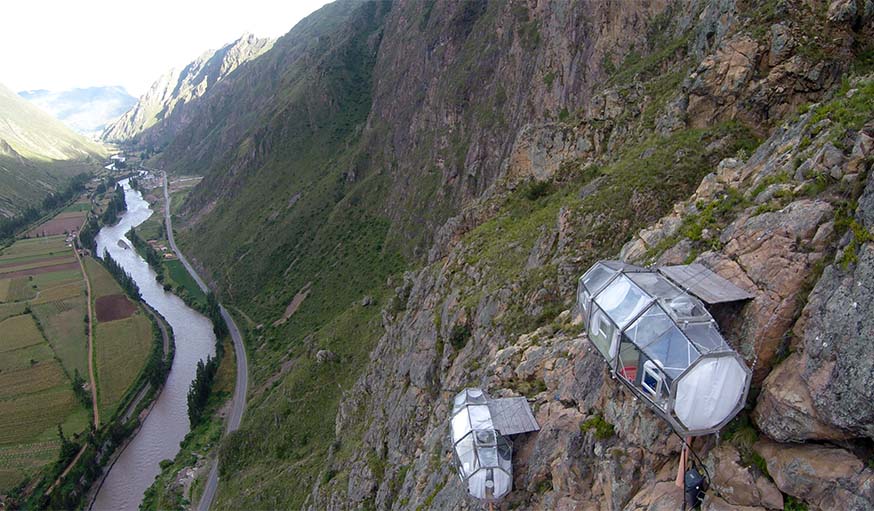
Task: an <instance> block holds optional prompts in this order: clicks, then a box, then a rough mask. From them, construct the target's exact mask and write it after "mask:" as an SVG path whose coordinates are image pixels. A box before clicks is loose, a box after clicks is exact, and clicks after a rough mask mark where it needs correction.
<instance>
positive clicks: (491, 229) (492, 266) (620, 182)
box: [456, 123, 758, 333]
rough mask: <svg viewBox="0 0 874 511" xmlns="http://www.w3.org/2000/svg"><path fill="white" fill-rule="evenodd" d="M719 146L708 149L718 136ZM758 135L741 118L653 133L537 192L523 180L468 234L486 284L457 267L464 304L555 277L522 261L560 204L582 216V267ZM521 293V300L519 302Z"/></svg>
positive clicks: (525, 323) (516, 323)
mask: <svg viewBox="0 0 874 511" xmlns="http://www.w3.org/2000/svg"><path fill="white" fill-rule="evenodd" d="M717 140H719V141H722V143H720V144H714V147H716V148H717V149H714V150H708V149H707V147H708V145H709V144H711V143H712V142H715V141H717ZM757 145H758V140H757V139H756V138H755V137H754V136H753V135H752V134H751V133H750V132H749V130H747V129H745V128H743V127H742V126H740V125H737V124H734V123H726V124H723V125H719V126H716V127H714V128H711V129H708V130H696V129H688V130H684V131H680V132H677V133H674V134H672V135H671V136H669V137H666V138H662V137H658V136H653V137H650V138H648V139H646V140H644V141H643V142H640V143H638V144H635V145H631V146H629V147H627V148H626V149H624V150H623V151H622V153H620V155H619V157H618V158H617V159H616V160H615V161H614V162H612V163H610V164H608V165H605V166H603V167H597V166H589V167H585V168H574V167H573V166H570V167H568V168H566V169H565V172H566V173H567V175H566V176H563V177H562V178H561V179H563V180H564V181H562V183H561V184H560V185H556V186H551V187H548V188H546V189H545V190H544V192H543V193H539V194H536V195H534V196H532V195H531V194H526V190H527V189H526V188H525V187H521V188H519V189H518V190H517V191H516V192H515V193H513V194H511V195H510V196H509V198H508V199H507V200H506V201H505V202H504V203H503V204H502V206H501V208H500V210H499V213H498V214H497V215H496V216H495V217H494V218H492V219H491V220H489V221H487V222H485V223H483V224H482V225H479V226H478V227H476V228H475V229H474V230H473V231H471V232H470V233H469V234H468V235H467V236H466V237H465V241H466V248H465V251H466V253H467V263H468V264H471V265H475V266H477V267H479V268H482V269H484V270H485V272H484V273H485V275H486V280H487V283H486V286H485V287H484V288H481V287H472V282H465V281H466V276H465V275H463V274H461V273H459V274H457V275H456V278H457V279H458V280H457V283H458V284H459V285H460V286H461V287H462V288H468V289H466V291H465V292H464V293H462V294H463V295H464V296H467V298H466V300H465V303H464V305H465V306H467V307H474V306H476V304H477V303H478V302H479V299H480V297H481V296H482V295H483V293H489V292H494V291H496V290H497V289H498V288H500V287H502V286H506V285H508V283H510V282H519V283H520V284H521V296H523V297H524V296H527V295H528V293H531V292H533V291H537V290H538V289H539V288H540V287H541V286H542V285H543V283H544V282H545V281H547V280H549V279H550V278H552V279H555V278H557V277H558V275H557V272H558V270H557V268H555V267H550V266H546V267H540V268H535V269H532V270H529V271H526V270H525V269H524V268H525V263H526V261H527V259H528V256H529V254H530V253H531V250H532V248H533V246H534V243H535V242H536V241H537V239H538V238H539V237H540V236H541V234H542V232H543V230H544V229H553V228H554V226H555V224H556V221H557V217H558V212H559V210H561V209H563V208H564V209H566V210H568V211H569V212H570V213H571V214H573V215H574V216H575V217H577V218H590V219H591V220H590V221H588V222H581V223H577V224H575V225H578V226H579V228H578V229H577V232H574V233H573V237H574V239H576V240H585V241H586V243H585V244H584V245H583V246H582V247H581V248H580V250H579V251H578V256H579V257H581V258H582V259H583V261H582V262H581V267H583V268H584V267H586V266H587V265H590V264H591V263H592V262H594V261H595V260H597V259H599V258H602V257H606V256H609V255H612V254H616V253H618V252H619V249H620V248H621V247H622V245H623V244H624V243H625V242H626V241H628V239H629V238H630V236H631V235H632V234H634V233H636V232H637V231H638V230H640V229H641V228H643V227H644V226H646V225H648V224H650V223H652V222H654V221H655V220H657V219H658V218H661V216H662V215H663V214H664V213H665V212H666V211H667V208H669V207H670V206H671V205H673V204H674V202H676V201H677V200H680V199H682V198H685V197H687V196H688V195H689V194H691V192H692V191H694V189H695V188H696V187H697V186H698V183H699V182H700V180H701V178H703V177H704V175H706V174H707V173H708V172H711V171H712V170H713V167H714V165H715V164H716V163H717V162H718V161H719V160H720V159H722V158H724V157H726V156H733V155H734V154H735V153H736V152H738V151H739V150H741V149H743V150H746V151H751V150H752V149H753V148H755V147H756V146H757ZM595 179H599V180H600V181H599V184H598V186H597V187H596V189H595V191H594V192H592V193H591V194H589V195H587V196H586V197H584V198H581V197H580V195H579V191H580V189H581V188H582V187H583V186H585V185H586V184H589V183H591V182H593V181H594V180H595ZM522 301H523V300H519V302H522ZM564 306H565V304H563V303H559V302H555V303H554V304H552V306H551V307H549V306H548V307H546V311H545V312H544V314H543V317H536V318H535V317H530V316H528V315H527V314H526V313H525V312H524V311H523V310H522V308H521V305H520V303H516V304H515V305H514V306H512V307H511V308H510V309H509V310H508V311H507V313H506V314H505V315H504V316H503V317H501V318H498V319H497V321H499V322H500V323H501V324H503V325H504V326H506V327H507V328H508V329H509V332H510V333H521V332H524V331H528V330H530V329H532V328H533V327H536V326H537V325H538V324H540V323H541V322H542V321H544V319H548V318H547V316H549V315H550V314H551V315H553V316H554V315H555V314H557V313H558V312H559V311H560V310H561V308H563V307H564Z"/></svg>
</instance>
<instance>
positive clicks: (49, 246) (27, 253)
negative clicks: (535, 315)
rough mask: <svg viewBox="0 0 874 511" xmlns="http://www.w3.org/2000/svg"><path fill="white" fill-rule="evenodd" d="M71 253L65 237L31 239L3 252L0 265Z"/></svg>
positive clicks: (21, 241)
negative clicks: (29, 258)
mask: <svg viewBox="0 0 874 511" xmlns="http://www.w3.org/2000/svg"><path fill="white" fill-rule="evenodd" d="M56 253H57V254H58V255H61V254H64V253H70V249H69V247H67V245H66V242H65V241H64V236H46V237H43V238H30V239H24V240H18V241H16V242H15V243H14V244H13V245H12V246H10V247H9V248H7V249H5V250H4V251H3V255H2V256H0V264H2V263H5V262H8V261H15V260H21V258H28V257H34V256H49V255H54V254H56Z"/></svg>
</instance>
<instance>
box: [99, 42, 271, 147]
mask: <svg viewBox="0 0 874 511" xmlns="http://www.w3.org/2000/svg"><path fill="white" fill-rule="evenodd" d="M272 44H273V41H272V40H270V39H266V38H264V39H259V38H256V37H255V36H254V35H252V34H245V35H243V36H242V37H240V38H239V39H237V40H236V41H234V42H233V43H230V44H228V45H227V46H224V47H222V48H220V49H219V50H215V51H208V52H206V53H204V54H203V55H201V56H200V57H198V58H197V59H196V60H194V61H192V62H191V63H190V64H188V65H187V66H185V67H183V68H182V69H173V70H170V71H168V72H167V73H166V74H164V75H163V76H161V77H160V78H159V79H158V80H156V81H155V83H153V84H152V86H151V87H149V90H148V91H146V93H145V94H143V96H142V97H140V98H139V100H137V102H136V104H135V105H133V107H132V108H131V109H130V110H128V111H127V112H126V113H125V114H124V115H122V116H121V117H119V118H118V119H117V120H116V121H115V122H113V123H112V124H110V125H109V126H107V127H106V129H105V130H103V134H102V135H101V138H102V139H103V140H106V141H109V142H125V143H127V144H130V145H133V146H134V147H140V148H151V149H156V148H159V147H160V146H162V145H164V144H166V143H167V141H168V140H170V139H172V138H173V137H174V136H175V135H176V134H177V133H178V132H179V131H181V130H182V129H183V128H184V127H185V126H186V125H187V124H188V122H190V120H191V118H192V117H193V116H194V112H192V111H190V109H191V108H192V106H191V103H192V102H195V103H196V101H195V100H197V99H198V98H200V97H201V96H203V95H204V94H206V92H207V90H208V89H209V88H211V87H212V86H214V85H215V84H216V83H217V82H219V81H221V80H223V79H224V78H225V77H227V76H228V75H229V74H230V73H232V72H233V71H234V70H235V69H236V68H237V67H239V66H240V65H241V64H243V63H244V62H247V61H249V60H252V59H254V58H256V57H258V56H259V55H261V54H262V53H264V52H265V51H267V50H269V49H270V47H271V46H272ZM147 128H152V129H151V130H149V133H148V134H145V133H144V132H145V130H146V129H147Z"/></svg>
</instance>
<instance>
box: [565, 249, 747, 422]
mask: <svg viewBox="0 0 874 511" xmlns="http://www.w3.org/2000/svg"><path fill="white" fill-rule="evenodd" d="M697 271H699V272H701V271H702V270H700V269H698V270H697ZM708 273H709V271H708ZM706 277H707V279H708V280H707V283H708V285H709V286H713V285H725V286H732V284H730V283H728V282H727V281H724V282H723V281H722V279H721V278H720V277H718V276H716V275H715V274H708V275H706ZM713 283H716V284H713ZM577 307H578V311H579V312H580V313H581V314H582V317H583V322H584V324H585V327H586V331H587V333H588V336H589V340H590V341H591V342H592V344H593V345H594V346H595V348H596V349H597V350H598V352H599V353H600V354H601V356H603V357H604V359H605V360H606V361H607V363H608V364H609V366H610V369H611V371H612V372H613V373H614V374H615V375H616V376H617V377H618V378H619V380H620V381H622V382H623V383H624V384H625V385H626V386H628V387H629V388H630V389H631V390H632V391H633V392H634V393H635V394H636V395H638V396H639V397H641V398H643V399H644V400H645V401H647V402H648V403H649V404H650V405H652V407H653V409H654V410H655V411H656V412H657V413H658V414H659V415H661V416H662V417H664V418H665V419H666V420H667V421H668V422H669V423H670V424H671V425H672V426H673V427H674V428H675V429H676V430H677V431H678V432H680V433H681V434H683V435H684V436H695V435H704V434H708V433H713V432H715V431H718V430H719V429H720V428H722V427H723V426H724V425H725V424H726V423H727V422H728V421H730V420H731V419H732V418H733V417H734V416H735V415H736V414H737V412H739V411H740V409H741V408H743V405H744V403H745V401H746V396H747V393H748V392H749V386H750V379H751V371H750V370H749V368H747V366H746V365H745V363H744V361H743V359H742V358H741V357H740V356H739V355H738V354H737V353H736V352H735V351H734V350H732V348H731V347H730V346H729V345H728V343H727V342H725V339H724V338H723V337H722V335H721V334H720V333H719V329H718V328H717V325H716V321H715V320H714V319H713V317H712V316H711V315H710V313H709V312H708V311H707V308H706V307H705V305H704V304H703V303H702V302H701V300H699V299H698V298H697V297H695V296H693V295H692V294H690V293H687V292H686V291H684V290H683V289H681V288H680V287H679V286H678V285H677V284H676V283H675V282H672V281H671V280H670V279H669V278H667V277H666V276H665V275H663V274H662V273H660V272H659V271H658V270H653V269H646V268H641V267H638V266H633V265H629V264H625V263H621V262H618V261H600V262H598V263H596V264H595V265H594V266H592V268H590V269H589V271H587V272H586V273H585V274H584V275H583V276H582V277H580V280H579V285H578V288H577Z"/></svg>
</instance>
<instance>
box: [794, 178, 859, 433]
mask: <svg viewBox="0 0 874 511" xmlns="http://www.w3.org/2000/svg"><path fill="white" fill-rule="evenodd" d="M871 183H872V179H871V177H870V176H869V178H868V186H867V187H866V188H865V193H864V195H863V196H862V198H861V199H860V200H859V207H858V209H857V211H858V213H857V216H856V218H857V222H858V224H857V225H858V226H860V227H861V230H859V232H865V230H867V231H868V232H871V231H872V228H874V221H872V220H874V218H872V213H871V212H872V211H874V186H872V184H871ZM850 235H851V236H855V234H853V233H852V232H851V233H850ZM853 247H855V248H853ZM845 250H856V252H857V255H856V257H857V259H858V260H857V262H855V263H853V264H850V265H849V266H848V267H847V268H846V269H845V268H842V267H841V264H836V265H832V266H829V267H828V268H827V269H826V270H825V272H824V273H823V276H822V278H821V279H820V280H819V282H818V283H817V285H816V287H815V288H814V290H813V292H812V293H811V294H810V300H809V302H808V305H807V308H806V309H805V316H806V318H807V319H806V321H805V322H804V327H803V337H802V341H801V343H802V346H801V347H800V348H801V349H802V350H803V351H802V353H803V355H802V357H801V366H802V367H801V369H802V371H801V374H802V377H803V379H804V381H805V383H806V385H807V387H808V388H809V392H810V395H811V396H812V398H813V403H814V406H815V409H816V410H817V412H818V413H819V414H820V415H821V416H822V417H823V418H824V419H825V420H827V421H828V422H829V423H830V424H834V425H835V426H838V427H840V428H843V429H845V430H847V431H851V432H852V433H854V434H855V435H860V436H866V437H868V438H872V439H874V399H872V398H874V390H872V385H874V343H872V342H871V339H872V336H874V243H871V241H870V239H869V241H867V242H864V243H860V244H859V242H858V240H854V245H853V246H852V247H848V248H845Z"/></svg>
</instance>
